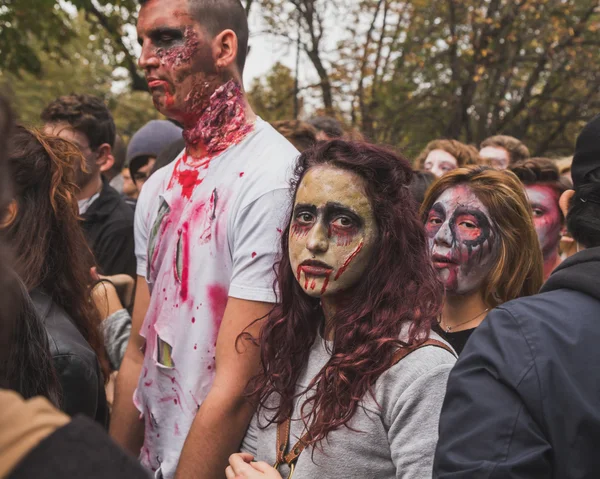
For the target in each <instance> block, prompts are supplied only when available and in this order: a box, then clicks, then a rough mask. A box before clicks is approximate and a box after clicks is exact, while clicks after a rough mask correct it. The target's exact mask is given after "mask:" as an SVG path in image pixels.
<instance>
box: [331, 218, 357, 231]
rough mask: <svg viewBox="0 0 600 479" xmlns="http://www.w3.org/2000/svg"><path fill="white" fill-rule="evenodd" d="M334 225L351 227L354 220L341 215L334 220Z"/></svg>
mask: <svg viewBox="0 0 600 479" xmlns="http://www.w3.org/2000/svg"><path fill="white" fill-rule="evenodd" d="M333 225H334V226H337V227H339V228H349V227H351V226H352V225H353V222H352V220H351V219H350V218H347V217H345V216H340V217H339V218H336V219H335V220H334V221H333Z"/></svg>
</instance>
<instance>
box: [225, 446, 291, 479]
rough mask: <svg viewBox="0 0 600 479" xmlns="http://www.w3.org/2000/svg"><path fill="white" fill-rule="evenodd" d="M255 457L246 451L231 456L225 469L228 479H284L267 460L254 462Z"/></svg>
mask: <svg viewBox="0 0 600 479" xmlns="http://www.w3.org/2000/svg"><path fill="white" fill-rule="evenodd" d="M253 460H254V457H252V456H251V455H250V454H246V453H244V452H242V453H240V454H233V455H232V456H231V457H230V458H229V467H228V468H227V469H226V470H225V476H226V477H227V479H282V478H281V475H280V474H279V473H278V472H277V471H276V470H275V469H273V468H272V467H271V466H269V465H268V464H267V463H266V462H252V461H253Z"/></svg>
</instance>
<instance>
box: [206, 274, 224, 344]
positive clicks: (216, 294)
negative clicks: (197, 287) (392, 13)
mask: <svg viewBox="0 0 600 479" xmlns="http://www.w3.org/2000/svg"><path fill="white" fill-rule="evenodd" d="M207 292H208V301H209V305H210V311H211V313H212V318H213V326H214V331H215V334H214V342H215V345H216V342H217V334H218V332H219V327H220V326H221V320H222V319H223V314H225V308H226V307H227V300H228V299H229V296H228V294H229V293H228V291H227V288H225V287H224V286H222V285H220V284H211V285H210V286H208V289H207Z"/></svg>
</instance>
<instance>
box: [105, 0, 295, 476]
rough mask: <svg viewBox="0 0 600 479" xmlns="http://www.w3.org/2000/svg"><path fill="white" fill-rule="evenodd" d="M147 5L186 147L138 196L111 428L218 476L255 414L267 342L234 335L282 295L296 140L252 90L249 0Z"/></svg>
mask: <svg viewBox="0 0 600 479" xmlns="http://www.w3.org/2000/svg"><path fill="white" fill-rule="evenodd" d="M141 4H142V5H141V9H140V12H139V17H138V25H137V32H138V39H139V43H140V45H141V56H140V59H139V65H140V67H141V68H143V69H144V71H145V74H146V79H147V80H148V87H149V89H150V92H151V94H152V98H153V101H154V105H155V106H156V108H157V109H158V110H159V111H160V112H161V113H163V114H164V115H166V116H167V117H169V118H170V119H172V120H175V121H177V122H178V123H179V124H181V125H182V126H183V137H184V139H185V149H184V151H182V152H181V154H180V155H179V156H178V158H177V159H176V160H175V161H174V162H173V163H171V164H169V165H167V166H166V167H164V168H162V169H160V170H159V171H157V172H156V173H155V174H154V175H152V176H151V177H150V178H149V179H148V181H147V182H146V184H145V185H144V188H143V190H142V192H141V194H140V197H139V199H138V203H137V209H136V219H135V235H136V254H137V259H138V271H137V272H138V282H137V292H136V300H135V306H134V312H133V317H132V322H133V326H132V335H131V339H130V342H129V345H128V348H127V351H126V353H125V357H124V358H123V363H122V366H121V369H120V373H119V378H118V383H117V391H116V398H115V399H116V400H115V407H114V416H113V421H112V424H111V432H112V434H113V437H115V438H116V439H117V440H118V441H119V442H120V443H121V444H122V445H123V446H125V447H126V448H127V449H129V450H130V451H132V452H134V453H136V454H139V453H140V446H142V447H141V455H140V458H141V461H142V463H143V464H144V465H145V466H146V467H147V468H148V469H151V470H152V471H154V474H155V477H164V478H172V477H174V476H175V474H176V469H177V476H178V477H180V478H186V479H187V478H190V477H195V478H211V479H212V478H214V477H219V476H221V475H222V474H223V470H224V469H225V465H226V464H227V458H228V456H229V455H230V454H231V453H233V452H235V451H237V450H238V448H239V445H240V443H241V441H242V438H243V435H244V432H245V430H246V428H247V426H248V423H249V421H250V419H251V417H252V413H253V408H252V407H251V406H250V404H249V403H248V401H247V400H246V399H245V397H244V388H245V386H246V383H247V382H248V379H249V378H250V377H251V376H252V375H253V374H255V373H256V371H257V368H258V363H259V361H258V353H259V351H258V348H257V347H255V346H248V347H245V348H243V349H239V350H238V349H237V348H236V338H237V336H238V335H239V334H240V333H241V332H242V331H243V330H244V329H245V328H246V327H247V326H248V325H249V324H251V323H253V322H254V321H255V320H256V319H257V318H261V317H263V316H265V315H266V314H267V313H268V312H269V311H270V310H271V308H272V303H274V302H275V300H276V297H275V294H274V291H273V277H274V275H273V271H272V269H273V263H274V262H275V259H276V254H277V243H278V240H279V237H280V235H281V228H282V224H283V221H284V217H285V211H286V209H287V207H288V204H289V179H290V175H291V173H292V164H293V162H294V160H295V159H296V157H297V156H298V152H297V150H296V149H295V148H294V147H293V146H292V145H291V144H290V143H289V142H287V140H285V139H284V138H283V137H282V136H281V135H279V134H278V133H277V132H276V131H275V130H274V129H273V128H272V127H271V126H270V125H268V124H267V123H266V122H264V121H263V120H261V119H260V118H257V117H256V115H255V114H254V113H253V112H252V109H251V108H250V106H249V104H248V102H247V100H246V96H245V94H244V92H243V87H242V73H243V69H244V63H245V59H246V53H247V50H248V25H247V20H246V14H245V11H244V8H243V6H242V5H241V3H240V2H239V0H144V1H142V2H141ZM253 328H255V329H254V330H255V331H256V332H257V331H258V328H259V326H258V325H256V326H254V327H253ZM138 333H139V334H138ZM142 349H143V353H142V352H141V350H142ZM140 414H141V416H142V421H141V422H140V421H139V419H138V418H139V417H140ZM224 425H226V427H223V426H224ZM186 438H187V439H186ZM142 439H143V445H142ZM184 443H185V447H184ZM180 456H181V460H180Z"/></svg>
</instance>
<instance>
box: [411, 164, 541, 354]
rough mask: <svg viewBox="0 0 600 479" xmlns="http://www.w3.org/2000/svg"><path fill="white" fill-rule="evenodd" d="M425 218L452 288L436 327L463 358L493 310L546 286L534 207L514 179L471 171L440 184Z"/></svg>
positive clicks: (437, 261)
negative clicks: (543, 285) (534, 219)
mask: <svg viewBox="0 0 600 479" xmlns="http://www.w3.org/2000/svg"><path fill="white" fill-rule="evenodd" d="M421 212H422V217H423V221H424V223H425V228H426V231H427V234H428V236H429V246H430V251H431V258H432V260H433V265H434V267H435V269H436V270H437V272H438V277H439V278H440V279H441V280H442V282H443V283H444V286H445V290H446V298H445V301H444V310H443V312H442V315H441V317H440V318H439V324H438V326H437V328H436V329H437V330H438V332H440V333H441V334H442V336H443V337H444V338H446V339H447V340H448V341H449V342H450V343H451V344H452V346H453V347H454V349H455V350H456V351H457V352H458V353H459V354H460V353H461V351H462V349H463V348H464V346H465V343H466V342H467V340H468V339H469V337H470V336H471V334H472V333H473V331H475V328H476V327H478V326H479V325H480V324H481V323H482V322H483V321H484V319H485V317H486V314H487V313H488V311H489V310H490V309H492V308H494V307H495V306H497V305H499V304H501V303H503V302H505V301H509V300H511V299H515V298H518V297H520V296H527V295H531V294H535V293H537V291H538V290H539V288H540V286H541V285H542V255H541V251H540V247H539V243H538V239H537V235H536V232H535V229H534V227H533V222H532V218H531V213H530V212H529V205H528V203H527V198H526V196H525V192H524V191H523V188H522V187H521V184H520V183H519V180H518V179H517V178H516V177H515V175H513V174H512V173H510V172H506V171H497V170H493V169H491V168H489V167H472V168H459V169H457V170H454V171H451V172H450V173H448V174H447V175H445V176H444V177H443V178H441V179H440V180H438V181H437V182H436V183H434V184H433V186H432V187H431V189H430V190H429V192H428V193H427V195H426V197H425V201H424V202H423V205H422V209H421Z"/></svg>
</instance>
